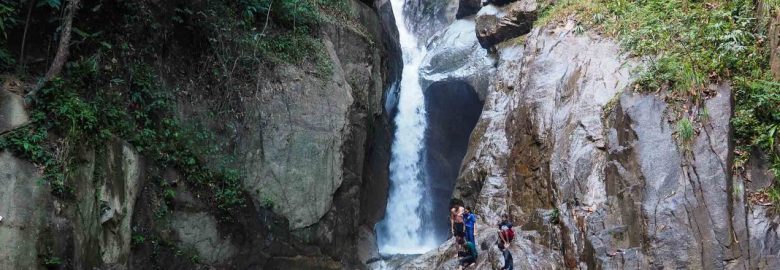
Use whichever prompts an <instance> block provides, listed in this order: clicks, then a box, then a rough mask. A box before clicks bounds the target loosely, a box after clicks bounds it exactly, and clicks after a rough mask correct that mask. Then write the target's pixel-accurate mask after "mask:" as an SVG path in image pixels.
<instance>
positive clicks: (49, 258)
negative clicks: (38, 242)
mask: <svg viewBox="0 0 780 270" xmlns="http://www.w3.org/2000/svg"><path fill="white" fill-rule="evenodd" d="M41 263H43V266H46V267H49V268H52V267H58V266H60V265H62V264H63V263H65V262H64V261H63V260H62V259H61V258H60V257H57V256H55V255H54V252H53V251H52V250H51V248H49V249H48V251H47V252H46V254H44V256H43V261H42V262H41Z"/></svg>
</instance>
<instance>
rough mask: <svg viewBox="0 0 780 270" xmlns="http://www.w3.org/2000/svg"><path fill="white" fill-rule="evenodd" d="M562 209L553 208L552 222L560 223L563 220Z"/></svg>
mask: <svg viewBox="0 0 780 270" xmlns="http://www.w3.org/2000/svg"><path fill="white" fill-rule="evenodd" d="M560 219H561V210H560V209H558V208H555V209H553V211H552V213H550V220H549V221H550V224H558V223H560V222H561V220H560Z"/></svg>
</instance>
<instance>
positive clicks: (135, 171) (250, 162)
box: [0, 1, 401, 269]
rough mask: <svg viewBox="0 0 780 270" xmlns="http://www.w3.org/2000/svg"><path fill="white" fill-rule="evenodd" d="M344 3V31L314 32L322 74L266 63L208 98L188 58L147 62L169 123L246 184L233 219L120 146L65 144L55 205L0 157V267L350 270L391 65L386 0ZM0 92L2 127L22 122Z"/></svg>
mask: <svg viewBox="0 0 780 270" xmlns="http://www.w3.org/2000/svg"><path fill="white" fill-rule="evenodd" d="M350 5H351V7H352V9H351V10H352V11H353V15H354V17H355V18H356V20H355V21H356V23H357V24H355V25H350V24H343V23H340V22H329V23H325V24H324V25H323V26H322V27H321V29H320V30H319V31H320V33H319V35H320V36H321V37H322V39H323V43H324V44H325V47H324V48H325V49H326V52H325V54H326V55H327V58H328V60H329V61H330V62H331V63H332V70H333V73H332V75H330V76H322V75H321V74H318V73H313V72H312V71H311V68H309V67H307V66H303V67H301V66H295V65H292V64H284V63H276V64H275V65H273V66H271V65H266V66H264V67H262V68H260V69H258V70H253V71H251V73H255V75H256V76H255V77H257V78H262V80H257V81H247V82H240V83H234V84H232V85H234V86H237V87H236V88H235V89H230V90H231V91H229V92H220V93H215V92H213V89H209V88H208V87H202V86H201V85H199V82H200V80H201V78H200V77H199V74H201V73H200V72H202V71H200V70H197V69H198V67H196V66H187V65H190V64H192V63H193V62H197V61H198V59H187V58H188V57H192V54H190V53H191V52H179V51H176V50H175V49H176V48H179V49H182V48H186V46H184V47H177V46H179V45H173V46H171V48H174V49H173V50H172V51H168V52H166V53H165V54H164V55H161V56H160V57H159V59H157V65H156V68H157V69H158V70H156V72H157V73H158V74H160V75H161V77H162V78H164V80H165V84H166V85H167V86H168V88H170V89H176V90H175V92H174V93H173V94H174V95H175V96H176V100H177V103H178V106H177V108H178V117H179V118H180V119H183V120H185V121H190V122H197V123H201V124H203V125H204V126H205V127H207V128H209V129H211V130H213V131H214V132H215V133H216V137H217V138H216V139H217V141H219V142H220V143H221V145H220V149H221V151H222V152H223V154H225V155H227V156H233V157H235V160H234V162H233V163H234V164H231V165H234V166H237V167H239V168H241V169H242V175H245V176H246V178H245V182H244V187H245V188H246V194H248V195H249V196H250V197H247V198H246V199H247V203H246V205H244V206H241V207H240V208H239V209H238V210H239V211H238V212H239V213H237V214H233V215H229V216H228V217H226V216H225V215H224V213H223V212H222V210H220V209H219V208H217V206H216V205H214V204H213V200H212V199H213V198H211V197H209V196H211V195H209V194H206V193H203V192H201V191H200V190H198V188H197V187H193V186H191V185H190V184H188V180H187V179H185V178H184V176H183V174H181V173H179V172H178V171H177V170H176V169H175V168H167V167H161V166H158V165H157V164H154V162H153V161H151V160H147V159H146V158H144V157H143V156H140V155H139V154H138V153H137V151H135V150H134V149H133V148H132V147H131V146H130V145H129V144H127V143H125V142H122V141H121V140H117V139H115V140H113V141H112V142H111V143H110V144H109V145H106V146H105V147H103V146H99V147H95V148H90V147H79V146H78V145H75V146H74V149H78V153H76V155H75V156H76V157H77V160H76V161H75V162H76V163H75V164H77V165H76V166H75V168H76V169H75V170H74V171H73V173H72V175H70V176H69V178H68V179H69V180H68V181H67V182H68V183H74V184H73V185H72V188H73V190H74V196H75V198H72V199H59V198H55V197H54V196H52V194H51V192H50V190H49V188H48V186H47V185H36V184H35V183H36V181H37V180H36V179H38V178H40V172H39V171H38V170H39V169H38V168H36V167H35V166H34V165H32V164H30V163H28V162H26V161H22V160H19V159H16V158H14V157H13V156H12V155H11V154H9V153H3V162H0V164H3V168H4V169H3V170H2V172H3V175H6V176H7V177H8V178H9V179H7V181H5V180H4V182H3V183H8V185H4V186H3V188H2V189H0V190H1V191H0V194H2V196H1V197H0V198H1V199H0V201H2V202H3V203H2V206H0V215H2V216H3V217H4V219H3V220H2V222H0V239H2V240H3V241H4V242H7V243H13V244H12V245H13V246H14V247H13V248H11V249H5V248H4V249H2V251H0V268H9V269H19V268H24V269H35V268H41V269H42V268H45V264H46V263H47V261H48V262H49V263H50V264H51V265H54V266H55V267H57V266H56V265H59V267H66V268H74V269H92V268H112V269H114V268H116V269H151V268H155V267H157V268H190V269H191V268H195V267H199V266H209V267H224V268H236V269H257V268H260V269H263V268H265V269H301V268H317V269H339V268H342V267H350V268H352V267H357V268H360V267H362V266H361V265H362V262H360V261H359V260H358V249H357V246H358V242H359V241H368V242H370V241H372V238H373V237H374V236H373V232H372V227H373V224H374V223H376V222H377V221H378V220H379V219H380V218H381V216H382V215H383V211H384V207H385V198H386V196H387V194H386V192H387V181H388V179H387V177H388V176H387V167H388V164H389V155H390V151H389V145H390V139H391V138H390V134H391V130H392V125H391V121H390V119H392V118H391V117H392V111H391V110H392V108H394V107H395V105H394V104H393V95H394V93H395V90H394V89H392V87H391V83H392V82H394V81H396V80H397V79H398V76H399V74H400V62H401V59H400V50H399V46H398V44H397V33H395V27H394V22H393V21H392V18H393V16H392V12H393V11H392V10H391V9H390V4H389V2H387V1H376V2H372V1H350ZM194 38H197V37H194ZM177 44H179V43H177ZM236 61H238V60H236ZM234 68H235V67H234ZM227 83H231V82H227ZM2 91H3V108H2V109H3V111H4V112H9V113H6V114H3V119H2V120H3V129H4V130H6V129H10V128H11V127H13V126H16V125H19V123H18V122H24V118H25V115H24V114H25V112H24V111H23V110H21V109H20V108H21V105H19V104H21V103H20V100H21V99H20V98H19V97H18V96H17V95H16V94H13V93H10V92H9V91H11V89H3V90H2ZM9 100H10V101H9ZM215 162H216V161H215ZM171 191H172V192H171ZM239 196H243V195H239ZM268 202H272V205H269V204H268ZM270 209H272V210H270ZM142 236H145V238H144V237H142ZM150 236H154V237H150ZM372 248H375V247H373V246H370V245H369V249H372Z"/></svg>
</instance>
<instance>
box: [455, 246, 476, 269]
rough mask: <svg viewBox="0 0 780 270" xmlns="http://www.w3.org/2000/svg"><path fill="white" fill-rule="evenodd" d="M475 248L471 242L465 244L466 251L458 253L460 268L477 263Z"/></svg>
mask: <svg viewBox="0 0 780 270" xmlns="http://www.w3.org/2000/svg"><path fill="white" fill-rule="evenodd" d="M477 255H479V254H478V253H477V246H476V245H474V243H473V242H466V250H465V251H461V252H458V256H459V257H462V258H461V259H460V265H461V266H464V267H466V266H469V265H470V264H472V263H476V262H477Z"/></svg>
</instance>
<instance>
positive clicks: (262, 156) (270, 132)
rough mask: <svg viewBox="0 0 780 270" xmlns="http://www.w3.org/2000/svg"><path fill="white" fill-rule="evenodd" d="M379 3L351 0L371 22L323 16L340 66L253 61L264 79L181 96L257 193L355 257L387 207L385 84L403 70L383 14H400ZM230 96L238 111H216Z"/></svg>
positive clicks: (295, 227) (310, 233) (339, 254)
mask: <svg viewBox="0 0 780 270" xmlns="http://www.w3.org/2000/svg"><path fill="white" fill-rule="evenodd" d="M376 5H377V7H376V8H372V7H371V6H367V5H365V4H364V3H362V2H357V1H353V3H352V7H353V12H354V14H355V17H356V18H357V21H358V22H359V23H360V24H361V27H364V29H365V31H356V30H355V28H354V27H352V28H350V27H344V26H343V25H341V24H324V25H322V27H321V31H322V32H321V33H320V34H321V37H322V39H323V42H324V45H325V50H326V51H325V53H326V55H327V56H328V57H329V58H330V60H331V61H332V63H333V73H332V74H313V73H312V71H311V70H307V69H306V67H299V66H294V65H285V64H280V65H278V66H276V67H273V68H270V67H269V68H262V69H261V70H257V71H255V72H257V73H258V74H260V75H259V76H260V77H261V78H264V79H263V80H260V81H258V82H257V85H254V83H252V86H251V87H246V88H241V89H236V91H235V92H236V95H237V96H240V98H236V99H234V100H230V101H227V102H222V101H224V98H223V97H219V96H212V95H213V93H200V92H195V93H196V94H195V95H193V97H192V98H182V99H181V100H179V102H180V108H183V109H181V115H183V116H184V117H187V118H191V119H193V120H196V121H200V122H204V123H206V125H207V126H210V127H213V128H214V129H215V130H218V131H219V132H218V133H219V134H218V135H219V136H220V138H219V139H221V141H223V142H225V144H226V146H225V147H224V149H228V151H229V153H228V154H231V155H235V156H237V157H238V158H237V159H238V160H237V162H236V163H237V164H236V165H238V166H240V167H241V168H242V169H243V173H244V175H245V176H246V182H245V186H246V187H247V189H248V192H249V194H251V195H252V197H253V200H254V202H255V203H257V204H261V203H262V202H265V201H272V202H273V204H274V211H275V212H277V213H279V214H281V215H283V216H284V217H286V218H287V219H289V221H290V222H289V225H290V228H289V230H291V231H293V232H294V234H295V235H296V236H298V237H299V238H301V239H306V241H308V242H309V243H311V244H315V245H319V246H323V247H327V248H324V249H323V251H324V252H327V253H328V254H329V255H331V256H333V257H334V258H347V257H349V259H344V261H350V263H351V262H352V261H353V259H354V258H355V257H356V256H355V254H356V253H357V252H356V251H355V246H356V243H357V240H358V228H359V226H361V225H368V226H373V224H374V223H375V222H376V221H377V220H379V219H380V218H381V217H382V215H383V211H384V207H385V201H386V197H387V186H388V175H387V173H388V171H387V168H388V164H389V159H390V143H391V137H390V134H391V130H392V126H391V124H390V123H391V118H390V117H389V115H390V113H391V112H390V111H387V108H389V107H392V106H387V104H386V103H387V102H386V101H388V100H390V99H392V95H386V94H385V93H386V90H388V89H390V87H389V86H390V85H391V82H392V81H394V80H396V79H397V77H398V76H399V75H400V70H398V69H399V68H400V64H399V63H400V62H401V59H400V50H399V46H398V44H397V38H396V37H397V33H394V32H392V31H390V30H389V29H391V28H388V27H386V26H384V24H386V23H391V24H392V21H390V22H383V21H380V20H381V19H383V18H384V19H389V18H392V17H393V16H392V13H389V12H391V11H392V10H391V9H390V3H389V2H387V1H376ZM192 87H193V88H195V87H196V86H192ZM193 91H196V90H193ZM389 92H391V93H392V91H389ZM198 95H200V96H198ZM214 100H218V101H220V102H221V104H219V103H220V102H213V101H214ZM225 103H227V104H229V106H231V107H233V108H237V111H240V113H238V114H237V115H224V116H219V117H216V119H215V118H214V117H210V116H209V114H208V112H210V111H218V110H220V108H222V107H223V106H226V105H225ZM238 115H240V116H238ZM225 127H228V128H225ZM302 164H305V166H302Z"/></svg>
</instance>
